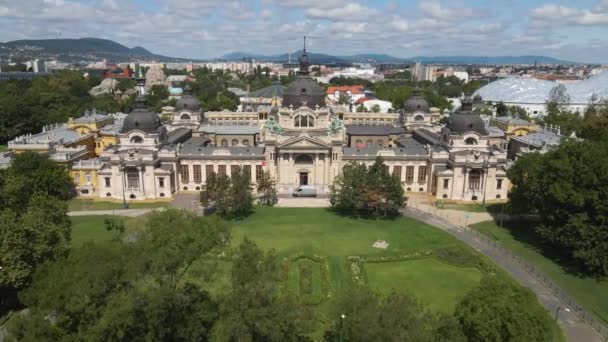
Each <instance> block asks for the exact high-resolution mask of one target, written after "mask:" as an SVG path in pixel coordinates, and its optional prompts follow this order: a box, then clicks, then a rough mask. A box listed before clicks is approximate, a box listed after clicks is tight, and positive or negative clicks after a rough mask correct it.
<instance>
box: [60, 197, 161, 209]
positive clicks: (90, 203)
mask: <svg viewBox="0 0 608 342" xmlns="http://www.w3.org/2000/svg"><path fill="white" fill-rule="evenodd" d="M127 204H128V205H129V208H130V209H139V208H161V207H167V206H169V202H167V201H162V202H128V201H127ZM68 207H69V210H70V211H83V210H113V209H123V204H122V202H111V201H98V200H92V199H82V198H75V199H73V200H71V201H69V202H68Z"/></svg>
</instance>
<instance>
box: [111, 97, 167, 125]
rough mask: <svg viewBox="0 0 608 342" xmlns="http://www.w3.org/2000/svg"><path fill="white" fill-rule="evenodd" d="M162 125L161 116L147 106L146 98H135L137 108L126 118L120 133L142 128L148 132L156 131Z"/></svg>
mask: <svg viewBox="0 0 608 342" xmlns="http://www.w3.org/2000/svg"><path fill="white" fill-rule="evenodd" d="M160 126H161V122H160V118H159V117H158V115H157V114H156V113H152V112H151V111H149V110H148V109H147V108H146V105H145V103H144V98H143V97H142V96H138V97H137V99H135V109H134V110H133V111H132V112H131V113H129V115H127V117H126V118H125V120H124V122H123V124H122V128H121V129H120V133H127V132H130V131H134V130H140V131H143V132H146V133H155V132H156V131H158V128H159V127H160Z"/></svg>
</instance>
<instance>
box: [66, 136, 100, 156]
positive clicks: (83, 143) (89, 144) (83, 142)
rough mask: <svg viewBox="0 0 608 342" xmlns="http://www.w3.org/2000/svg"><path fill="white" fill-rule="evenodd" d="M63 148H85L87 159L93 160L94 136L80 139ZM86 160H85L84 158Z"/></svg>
mask: <svg viewBox="0 0 608 342" xmlns="http://www.w3.org/2000/svg"><path fill="white" fill-rule="evenodd" d="M64 146H65V147H76V146H85V147H86V148H87V151H88V153H87V157H88V158H95V136H93V135H91V136H90V137H88V138H86V139H82V140H80V141H78V142H76V143H72V144H65V145H64ZM85 159H86V158H85Z"/></svg>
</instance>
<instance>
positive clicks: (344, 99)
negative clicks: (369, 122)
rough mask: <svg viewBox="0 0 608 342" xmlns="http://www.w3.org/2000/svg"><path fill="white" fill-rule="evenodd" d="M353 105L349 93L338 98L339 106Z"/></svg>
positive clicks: (343, 93) (341, 94) (342, 93)
mask: <svg viewBox="0 0 608 342" xmlns="http://www.w3.org/2000/svg"><path fill="white" fill-rule="evenodd" d="M351 103H352V98H351V97H350V95H348V93H345V92H341V93H340V97H339V98H338V104H341V105H350V104H351Z"/></svg>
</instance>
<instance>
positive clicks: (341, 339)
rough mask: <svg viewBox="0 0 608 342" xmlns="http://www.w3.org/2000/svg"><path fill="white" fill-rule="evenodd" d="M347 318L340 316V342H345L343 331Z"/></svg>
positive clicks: (343, 315)
mask: <svg viewBox="0 0 608 342" xmlns="http://www.w3.org/2000/svg"><path fill="white" fill-rule="evenodd" d="M345 318H346V315H345V314H342V315H340V342H343V341H344V332H343V331H342V327H343V325H344V319H345Z"/></svg>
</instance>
